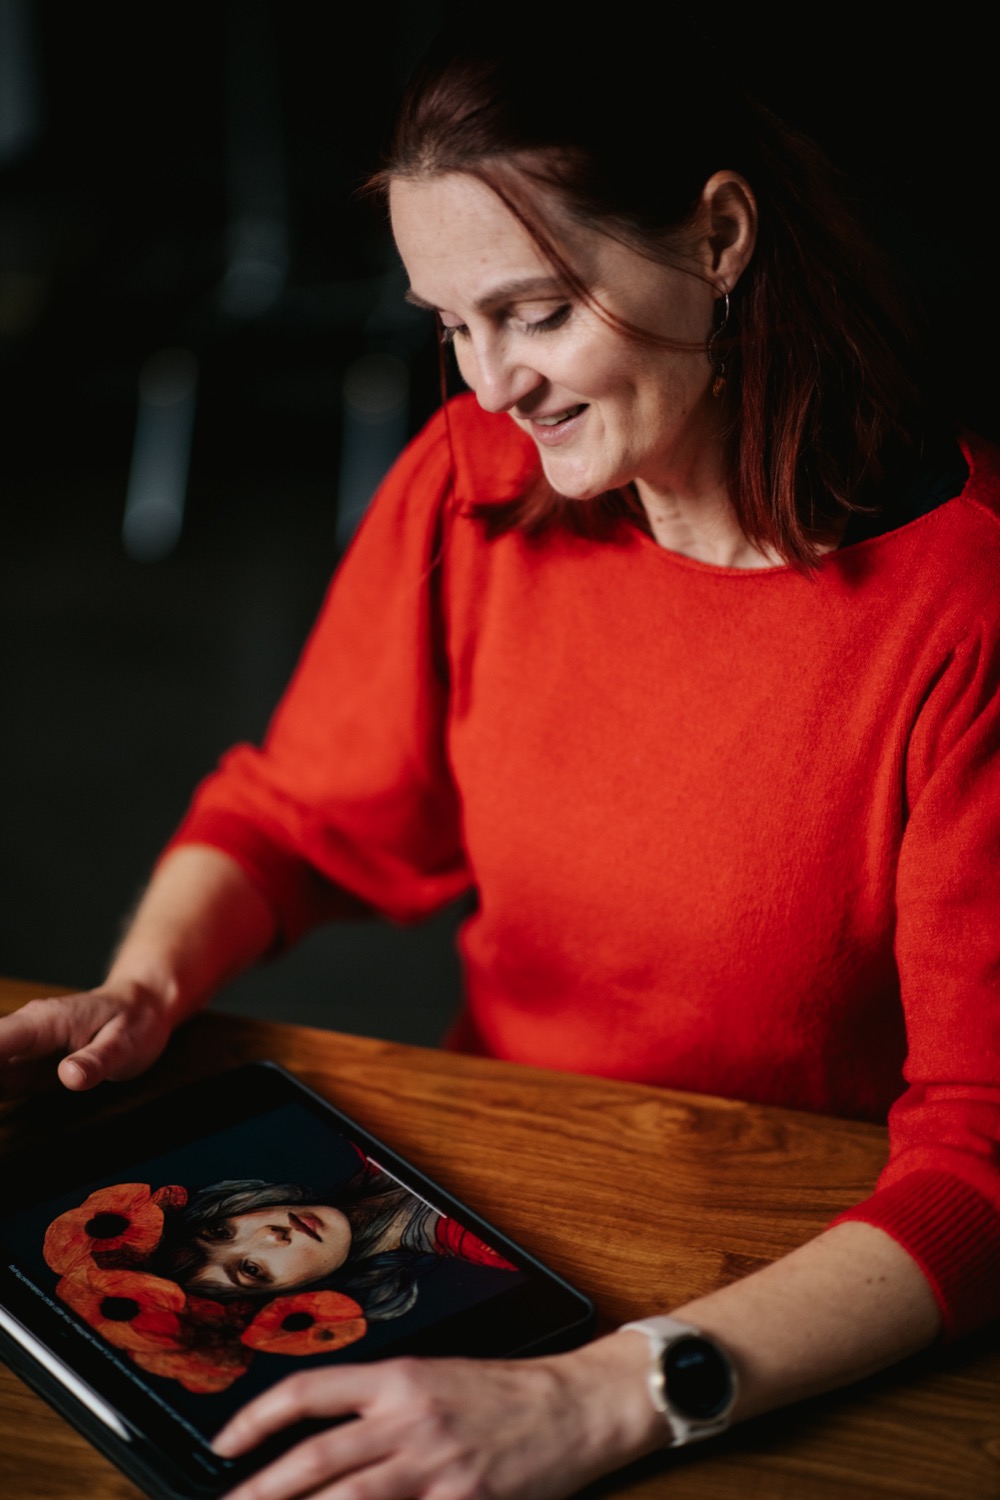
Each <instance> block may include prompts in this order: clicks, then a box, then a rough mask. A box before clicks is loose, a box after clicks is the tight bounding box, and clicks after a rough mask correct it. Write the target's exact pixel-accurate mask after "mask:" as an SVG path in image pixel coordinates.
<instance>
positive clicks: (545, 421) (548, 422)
mask: <svg viewBox="0 0 1000 1500" xmlns="http://www.w3.org/2000/svg"><path fill="white" fill-rule="evenodd" d="M585 405H586V402H582V403H581V404H580V405H579V406H571V407H570V408H569V409H568V410H567V411H560V412H556V414H555V416H552V417H535V418H534V419H533V420H534V421H535V422H536V423H537V424H538V426H539V427H558V426H559V423H560V422H568V421H569V419H570V417H575V416H578V415H579V413H580V412H582V411H583V408H584V406H585Z"/></svg>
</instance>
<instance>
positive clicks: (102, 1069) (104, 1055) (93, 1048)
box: [59, 1012, 160, 1089]
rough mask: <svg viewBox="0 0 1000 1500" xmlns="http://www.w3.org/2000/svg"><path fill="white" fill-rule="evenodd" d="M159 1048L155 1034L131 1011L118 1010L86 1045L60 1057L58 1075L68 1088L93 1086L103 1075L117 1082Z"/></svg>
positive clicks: (140, 1067) (150, 1058) (132, 1074)
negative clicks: (118, 1012)
mask: <svg viewBox="0 0 1000 1500" xmlns="http://www.w3.org/2000/svg"><path fill="white" fill-rule="evenodd" d="M159 1050H160V1048H159V1047H158V1045H157V1042H156V1039H155V1037H153V1036H151V1035H150V1034H149V1032H148V1028H146V1027H145V1026H143V1024H142V1018H141V1017H140V1016H139V1015H138V1014H134V1013H128V1014H126V1013H124V1012H123V1013H120V1014H118V1015H116V1016H114V1017H113V1019H112V1020H110V1021H108V1022H107V1023H106V1024H105V1025H104V1026H102V1027H101V1028H100V1030H99V1031H97V1032H96V1033H95V1034H94V1037H93V1039H92V1040H91V1041H89V1042H88V1044H87V1045H86V1046H85V1047H80V1048H79V1049H78V1050H77V1051H75V1052H72V1053H70V1055H69V1056H68V1057H66V1058H64V1059H63V1061H62V1062H61V1063H60V1065H59V1076H60V1078H61V1079H62V1080H63V1082H64V1083H65V1084H66V1086H67V1087H68V1088H77V1089H86V1088H93V1086H94V1084H95V1083H101V1082H102V1081H103V1080H104V1079H105V1078H112V1079H114V1080H115V1081H117V1082H120V1081H121V1080H122V1079H125V1078H134V1077H135V1075H136V1074H137V1073H141V1072H142V1071H143V1069H144V1068H145V1067H147V1066H148V1065H149V1063H151V1062H152V1061H153V1058H154V1057H155V1056H156V1055H157V1053H158V1051H159Z"/></svg>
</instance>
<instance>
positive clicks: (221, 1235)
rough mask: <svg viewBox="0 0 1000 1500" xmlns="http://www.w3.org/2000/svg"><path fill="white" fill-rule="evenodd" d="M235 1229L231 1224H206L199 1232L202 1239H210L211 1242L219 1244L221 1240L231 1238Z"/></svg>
mask: <svg viewBox="0 0 1000 1500" xmlns="http://www.w3.org/2000/svg"><path fill="white" fill-rule="evenodd" d="M232 1237H233V1229H232V1226H231V1225H229V1224H206V1225H205V1227H204V1228H203V1229H201V1230H199V1232H198V1238H199V1239H200V1240H208V1242H209V1243H210V1244H217V1243H218V1242H219V1241H220V1240H231V1239H232Z"/></svg>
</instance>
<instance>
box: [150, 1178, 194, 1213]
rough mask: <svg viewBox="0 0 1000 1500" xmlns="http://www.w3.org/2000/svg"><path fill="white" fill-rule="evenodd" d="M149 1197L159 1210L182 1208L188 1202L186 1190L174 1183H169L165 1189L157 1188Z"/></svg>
mask: <svg viewBox="0 0 1000 1500" xmlns="http://www.w3.org/2000/svg"><path fill="white" fill-rule="evenodd" d="M150 1196H151V1197H152V1200H153V1202H154V1203H158V1204H159V1206H160V1208H183V1207H184V1205H185V1203H186V1202H187V1201H188V1190H187V1188H186V1187H181V1186H180V1185H179V1184H178V1183H176V1182H171V1183H169V1184H168V1185H167V1186H166V1187H161V1188H157V1189H156V1192H155V1193H152V1194H151V1195H150Z"/></svg>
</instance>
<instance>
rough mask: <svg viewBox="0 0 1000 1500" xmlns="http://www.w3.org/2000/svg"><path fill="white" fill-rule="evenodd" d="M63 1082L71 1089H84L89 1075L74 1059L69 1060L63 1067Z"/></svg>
mask: <svg viewBox="0 0 1000 1500" xmlns="http://www.w3.org/2000/svg"><path fill="white" fill-rule="evenodd" d="M61 1071H62V1077H63V1082H64V1083H65V1084H68V1086H69V1087H70V1088H83V1087H84V1086H85V1084H86V1082H87V1075H86V1073H85V1072H84V1071H83V1069H82V1068H81V1066H80V1064H79V1063H78V1062H74V1061H73V1060H72V1058H69V1059H67V1061H66V1062H64V1063H63V1065H62V1069H61Z"/></svg>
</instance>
